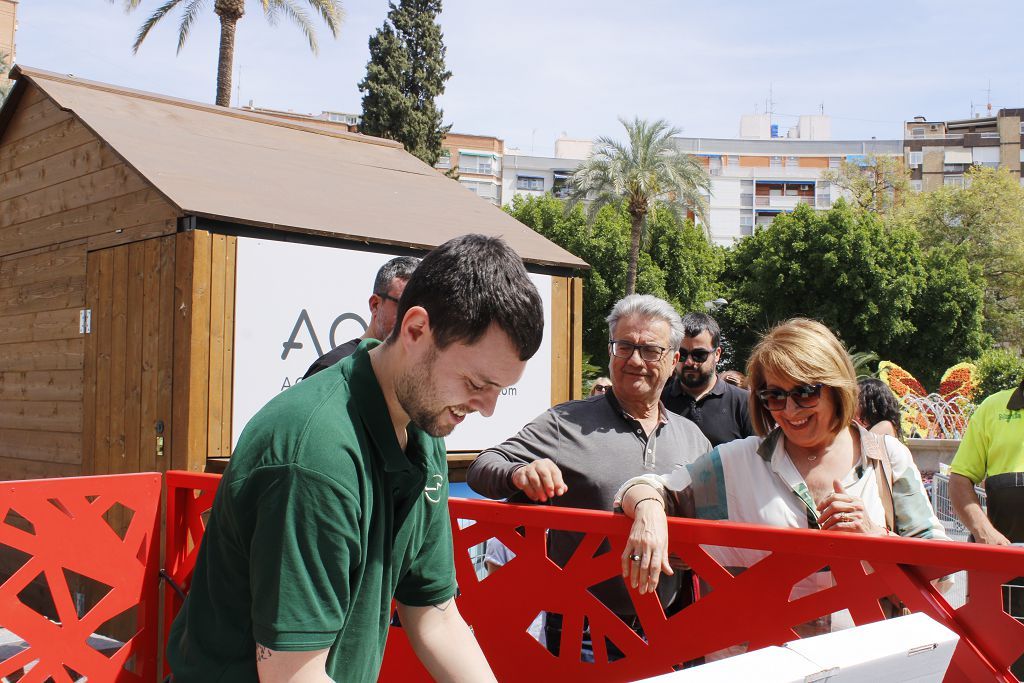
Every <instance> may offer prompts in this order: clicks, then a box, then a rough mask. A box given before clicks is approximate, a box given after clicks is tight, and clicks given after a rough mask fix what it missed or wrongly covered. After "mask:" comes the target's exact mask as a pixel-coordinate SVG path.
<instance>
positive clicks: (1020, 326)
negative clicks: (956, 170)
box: [901, 168, 1024, 348]
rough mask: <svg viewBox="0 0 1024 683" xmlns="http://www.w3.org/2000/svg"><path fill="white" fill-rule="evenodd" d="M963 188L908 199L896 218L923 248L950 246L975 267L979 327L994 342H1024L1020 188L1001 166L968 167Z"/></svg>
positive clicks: (1023, 209) (1023, 212)
mask: <svg viewBox="0 0 1024 683" xmlns="http://www.w3.org/2000/svg"><path fill="white" fill-rule="evenodd" d="M966 179H967V186H966V187H963V188H956V187H951V186H945V187H942V188H940V189H938V190H935V191H933V192H924V193H921V194H919V195H917V196H915V197H914V199H913V200H912V201H910V202H909V203H908V205H907V210H906V211H905V212H903V215H902V216H901V219H902V220H904V221H906V222H909V224H911V225H913V226H914V227H915V228H917V230H918V231H919V232H920V233H921V236H922V243H923V244H924V245H925V246H926V247H938V246H944V245H949V246H954V247H960V248H962V249H963V250H964V253H965V254H966V255H967V258H968V259H969V260H970V261H971V262H972V263H975V264H977V265H978V266H979V267H980V271H981V275H982V276H983V278H984V280H983V283H984V288H985V310H984V314H985V327H986V331H987V332H989V333H990V334H991V335H992V336H993V337H994V338H995V339H996V340H998V341H1001V342H1008V343H1010V344H1012V345H1014V346H1017V347H1018V348H1019V347H1020V346H1021V345H1022V344H1024V188H1022V187H1021V186H1020V184H1019V183H1018V181H1017V179H1016V178H1015V177H1014V176H1013V175H1011V174H1010V172H1009V171H1006V170H1004V169H998V170H995V169H989V168H974V169H972V170H970V171H968V172H967V175H966Z"/></svg>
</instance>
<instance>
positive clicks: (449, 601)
mask: <svg viewBox="0 0 1024 683" xmlns="http://www.w3.org/2000/svg"><path fill="white" fill-rule="evenodd" d="M454 600H455V598H448V599H447V600H445V601H444V602H442V603H440V604H437V605H431V607H433V608H434V609H436V610H441V611H442V612H447V611H448V608H449V607H451V605H452V602H453V601H454Z"/></svg>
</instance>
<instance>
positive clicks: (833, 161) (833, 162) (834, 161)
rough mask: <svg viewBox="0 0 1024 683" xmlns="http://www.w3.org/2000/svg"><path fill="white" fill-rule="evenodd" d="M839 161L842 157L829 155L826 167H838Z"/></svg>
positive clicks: (840, 161)
mask: <svg viewBox="0 0 1024 683" xmlns="http://www.w3.org/2000/svg"><path fill="white" fill-rule="evenodd" d="M841 163H842V159H840V158H839V157H829V158H828V167H829V168H839V166H840V164H841Z"/></svg>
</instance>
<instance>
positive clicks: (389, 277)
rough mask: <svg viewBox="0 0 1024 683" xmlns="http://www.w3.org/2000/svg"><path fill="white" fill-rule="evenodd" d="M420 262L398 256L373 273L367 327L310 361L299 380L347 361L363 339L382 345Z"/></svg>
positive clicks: (389, 332) (412, 258)
mask: <svg viewBox="0 0 1024 683" xmlns="http://www.w3.org/2000/svg"><path fill="white" fill-rule="evenodd" d="M419 264H420V260H419V259H418V258H415V257H413V256H398V257H396V258H393V259H391V260H390V261H388V262H387V263H385V264H384V265H383V266H381V267H380V270H378V271H377V277H375V278H374V279H373V293H372V294H370V302H369V303H370V324H369V325H368V326H367V327H366V331H365V332H364V333H363V336H361V337H356V338H355V339H350V340H349V341H347V342H345V343H344V344H342V345H340V346H336V347H334V348H333V349H331V350H330V351H328V352H327V353H325V354H324V355H322V356H320V357H319V358H317V359H316V360H315V361H313V364H312V365H310V366H309V369H308V370H306V374H305V375H303V376H302V379H309V378H310V377H312V376H313V375H315V374H316V373H318V372H320V371H321V370H326V369H327V368H329V367H331V366H332V365H334V364H335V363H337V362H338V361H340V360H341V359H342V358H348V357H349V356H351V355H352V354H353V353H355V352H356V347H357V346H359V342H361V341H363V340H364V339H378V340H380V341H383V340H385V339H387V338H388V336H390V335H391V330H392V329H394V327H395V313H396V312H397V311H398V300H399V299H401V298H402V292H403V291H405V285H406V283H407V282H409V278H411V277H412V274H413V271H415V270H416V266H418V265H419Z"/></svg>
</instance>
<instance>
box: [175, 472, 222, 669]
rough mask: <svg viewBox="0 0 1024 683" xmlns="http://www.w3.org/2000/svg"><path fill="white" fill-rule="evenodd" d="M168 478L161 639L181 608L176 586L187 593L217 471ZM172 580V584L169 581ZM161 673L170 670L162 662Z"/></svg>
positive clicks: (217, 476) (215, 490)
mask: <svg viewBox="0 0 1024 683" xmlns="http://www.w3.org/2000/svg"><path fill="white" fill-rule="evenodd" d="M165 478H166V481H167V532H166V533H167V546H166V552H165V553H164V565H165V567H166V572H167V578H169V579H170V580H169V581H166V582H165V583H164V589H163V590H164V639H165V640H166V638H167V634H168V633H170V628H171V622H173V621H174V617H175V615H177V614H178V610H180V609H181V605H182V600H181V597H180V596H179V595H178V591H177V590H175V588H176V587H177V588H179V589H181V590H182V591H184V592H185V593H186V594H187V593H188V589H189V586H191V585H192V572H193V570H194V569H195V566H196V556H197V555H198V553H199V542H200V540H202V538H203V532H205V531H206V514H207V513H208V512H209V510H210V508H212V507H213V498H214V495H215V494H216V493H217V485H218V484H219V483H220V475H219V474H199V473H196V472H179V471H170V472H168V473H167V474H166V475H165ZM171 582H173V584H172V583H171ZM164 673H170V669H169V668H168V667H167V666H166V665H165V666H164Z"/></svg>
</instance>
